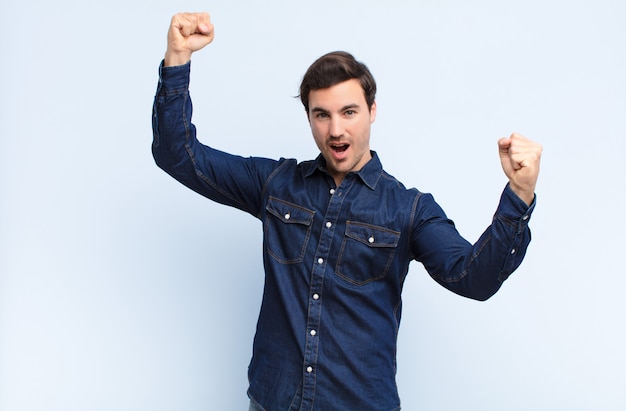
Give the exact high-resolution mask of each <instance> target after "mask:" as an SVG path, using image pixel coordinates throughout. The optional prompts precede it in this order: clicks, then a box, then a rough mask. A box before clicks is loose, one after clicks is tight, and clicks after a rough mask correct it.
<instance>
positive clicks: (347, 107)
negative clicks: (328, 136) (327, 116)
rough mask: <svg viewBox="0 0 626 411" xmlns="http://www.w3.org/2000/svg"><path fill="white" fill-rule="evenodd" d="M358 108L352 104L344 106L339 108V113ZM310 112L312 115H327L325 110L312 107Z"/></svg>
mask: <svg viewBox="0 0 626 411" xmlns="http://www.w3.org/2000/svg"><path fill="white" fill-rule="evenodd" d="M359 107H360V106H359V105H358V104H356V103H352V104H348V105H345V106H343V107H341V110H339V112H342V111H346V110H351V109H355V108H359ZM311 112H313V113H329V111H328V110H326V109H324V108H321V107H313V108H312V109H311Z"/></svg>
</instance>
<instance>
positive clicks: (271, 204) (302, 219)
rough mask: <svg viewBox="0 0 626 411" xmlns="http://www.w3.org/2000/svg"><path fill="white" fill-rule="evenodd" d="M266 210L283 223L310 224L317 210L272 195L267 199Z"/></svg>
mask: <svg viewBox="0 0 626 411" xmlns="http://www.w3.org/2000/svg"><path fill="white" fill-rule="evenodd" d="M265 210H267V212H268V213H270V214H272V215H274V216H275V217H277V218H279V219H280V220H281V221H282V222H283V223H287V224H289V223H292V224H304V225H306V226H310V225H311V223H312V222H313V216H314V215H315V211H311V210H309V209H306V208H304V207H300V206H299V205H297V204H293V203H290V202H288V201H284V200H280V199H278V198H275V197H270V198H269V199H268V200H267V205H266V206H265Z"/></svg>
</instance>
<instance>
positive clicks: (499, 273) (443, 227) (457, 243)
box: [413, 185, 536, 301]
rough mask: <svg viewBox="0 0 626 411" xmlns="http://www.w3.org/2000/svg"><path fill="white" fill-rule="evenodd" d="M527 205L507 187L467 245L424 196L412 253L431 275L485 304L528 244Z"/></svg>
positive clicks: (450, 287) (431, 200)
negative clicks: (480, 231) (489, 220)
mask: <svg viewBox="0 0 626 411" xmlns="http://www.w3.org/2000/svg"><path fill="white" fill-rule="evenodd" d="M535 204H536V200H533V203H532V204H531V205H530V206H528V205H527V204H526V203H524V201H523V200H521V199H520V198H519V197H518V196H517V195H516V194H515V193H514V192H513V191H512V190H511V188H510V187H509V185H507V186H506V187H505V189H504V191H503V193H502V196H501V197H500V203H499V205H498V208H497V210H496V212H495V214H494V217H493V220H492V223H491V225H490V226H489V227H488V228H487V229H486V230H485V232H484V233H483V234H482V235H481V236H480V238H479V239H478V241H476V243H474V244H470V243H469V242H468V241H467V240H465V239H464V238H463V237H462V236H461V235H460V234H459V233H458V231H457V230H456V228H455V226H454V223H453V222H452V221H451V220H449V219H448V218H447V217H446V215H445V213H444V212H443V210H442V209H441V208H440V207H439V205H438V204H437V203H436V202H435V201H434V199H433V197H432V196H431V195H429V194H424V195H422V196H421V197H420V198H419V200H418V206H417V209H416V220H415V224H414V225H415V228H414V232H413V252H414V255H415V258H416V260H418V261H420V262H422V263H423V264H424V267H425V268H426V270H427V271H428V273H429V274H430V276H431V277H432V278H433V279H434V280H435V281H437V282H438V283H439V284H441V285H442V286H444V287H445V288H447V289H449V290H450V291H453V292H455V293H457V294H460V295H462V296H465V297H468V298H473V299H476V300H481V301H484V300H486V299H488V298H490V297H491V296H492V295H494V294H495V293H496V292H497V291H498V290H499V289H500V287H501V285H502V283H503V282H504V281H505V280H506V279H507V278H508V277H509V276H510V275H511V274H512V273H513V272H514V271H515V270H516V269H517V267H519V265H520V264H521V262H522V260H523V259H524V256H525V254H526V250H527V248H528V245H529V243H530V240H531V235H530V228H529V227H528V223H529V221H530V216H531V214H532V212H533V210H534V208H535Z"/></svg>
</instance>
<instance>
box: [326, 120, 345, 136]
mask: <svg viewBox="0 0 626 411" xmlns="http://www.w3.org/2000/svg"><path fill="white" fill-rule="evenodd" d="M329 131H330V137H332V138H340V137H342V136H343V132H344V126H343V122H342V121H341V118H340V117H339V116H335V117H333V118H332V119H331V120H330V130H329Z"/></svg>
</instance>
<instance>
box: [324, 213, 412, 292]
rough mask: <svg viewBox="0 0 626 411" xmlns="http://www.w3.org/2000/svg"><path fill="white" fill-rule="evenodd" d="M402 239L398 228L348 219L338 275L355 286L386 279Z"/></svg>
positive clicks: (340, 253) (339, 259)
mask: <svg viewBox="0 0 626 411" xmlns="http://www.w3.org/2000/svg"><path fill="white" fill-rule="evenodd" d="M399 240H400V233H399V232H398V231H393V230H389V229H387V228H384V227H378V226H375V225H371V224H366V223H358V222H355V221H348V222H347V223H346V232H345V235H344V238H343V243H342V244H341V249H340V250H339V257H338V259H337V268H336V273H337V275H338V276H339V277H341V278H343V279H344V280H346V281H348V282H350V283H352V284H355V285H364V284H367V283H369V282H371V281H376V280H380V279H382V278H384V277H385V276H386V275H387V272H388V271H389V268H390V267H391V263H392V262H393V256H394V254H395V252H396V248H397V247H398V241H399Z"/></svg>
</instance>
